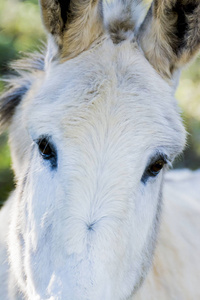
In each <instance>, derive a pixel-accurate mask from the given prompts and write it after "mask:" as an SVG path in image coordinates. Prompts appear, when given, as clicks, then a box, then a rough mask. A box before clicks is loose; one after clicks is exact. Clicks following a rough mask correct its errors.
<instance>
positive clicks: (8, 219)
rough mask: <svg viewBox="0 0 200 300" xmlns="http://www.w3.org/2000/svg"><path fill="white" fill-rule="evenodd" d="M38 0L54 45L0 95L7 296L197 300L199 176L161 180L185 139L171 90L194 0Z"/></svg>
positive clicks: (188, 48)
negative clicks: (6, 161) (5, 152)
mask: <svg viewBox="0 0 200 300" xmlns="http://www.w3.org/2000/svg"><path fill="white" fill-rule="evenodd" d="M40 6H41V14H42V18H43V22H44V25H45V28H46V31H47V34H48V46H47V50H45V51H44V54H43V55H39V54H38V55H36V56H32V57H29V58H27V59H23V60H21V61H19V62H17V63H15V64H14V65H13V68H15V70H16V72H17V74H16V76H12V77H11V78H10V80H9V86H8V90H7V91H6V92H5V93H4V94H3V95H2V96H1V101H0V102H1V107H0V114H1V128H2V130H3V129H7V128H8V130H9V139H10V146H11V155H12V161H13V169H14V173H15V178H16V188H15V191H14V192H13V193H12V194H11V196H10V198H9V200H8V201H7V203H6V204H5V206H4V207H3V209H2V210H1V215H0V220H1V221H0V234H1V236H0V282H1V286H0V299H1V300H7V299H9V300H13V299H18V300H19V299H29V300H47V299H48V300H53V299H54V300H122V299H123V300H127V299H136V300H137V299H138V300H140V299H142V300H158V299H159V300H160V299H161V300H165V299H167V300H169V299H170V300H173V299H174V300H175V299H176V300H180V299H181V300H186V299H187V300H188V299H190V300H192V299H193V300H197V299H200V288H199V280H200V278H199V277H200V260H199V253H200V252H199V251H200V240H199V238H198V236H199V230H200V217H199V216H200V215H199V213H200V204H199V202H198V198H199V195H200V190H197V189H200V188H199V180H200V173H199V172H195V173H190V171H185V172H178V171H176V172H175V173H173V172H172V173H170V172H169V173H166V171H167V169H168V168H169V167H170V166H171V164H172V162H173V160H174V158H175V157H176V156H177V155H178V154H180V153H181V152H182V150H183V148H184V145H185V138H186V134H185V130H184V127H183V125H182V121H181V118H180V115H179V110H178V108H177V105H176V101H175V99H174V92H175V89H176V86H177V83H178V78H179V74H180V71H181V69H182V67H183V66H184V65H186V64H187V63H188V62H189V61H190V60H191V59H192V58H193V57H194V56H195V54H197V53H198V50H199V48H200V2H199V1H198V0H165V1H162V0H154V2H153V3H152V5H151V7H150V9H149V10H148V12H147V14H146V13H145V8H144V6H143V3H142V2H141V1H139V0H135V1H134V0H132V1H131V0H130V1H129V0H126V1H124V0H116V1H108V2H105V1H100V0H85V1H82V0H71V1H67V0H66V1H64V0H40ZM165 173H166V176H165ZM167 174H168V175H167ZM164 176H165V178H164ZM163 202H164V205H163V204H162V203H163ZM161 211H163V213H162V216H163V218H162V221H161V222H160V219H161ZM160 224H161V226H160ZM159 227H160V230H159ZM157 240H158V242H156V241H157ZM156 244H157V247H155V246H156ZM155 248H156V250H155ZM154 250H155V251H154ZM154 252H155V254H154ZM153 257H154V260H153Z"/></svg>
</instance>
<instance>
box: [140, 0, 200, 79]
mask: <svg viewBox="0 0 200 300" xmlns="http://www.w3.org/2000/svg"><path fill="white" fill-rule="evenodd" d="M138 40H139V43H140V45H141V47H142V49H143V51H144V53H145V55H146V58H147V59H148V60H149V62H150V63H151V64H152V65H153V67H154V68H155V69H156V70H157V71H158V72H159V73H160V74H161V75H162V76H163V77H165V78H171V77H172V76H173V73H174V72H175V71H176V70H177V69H179V68H181V67H182V66H184V65H185V64H186V63H188V62H189V61H190V60H191V59H192V58H193V57H194V56H195V54H196V53H197V52H198V50H199V48H200V1H199V0H154V1H153V3H152V5H151V7H150V9H149V11H148V13H147V16H146V18H145V19H144V22H143V24H142V25H141V27H140V29H139V32H138Z"/></svg>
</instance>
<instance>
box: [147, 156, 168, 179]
mask: <svg viewBox="0 0 200 300" xmlns="http://www.w3.org/2000/svg"><path fill="white" fill-rule="evenodd" d="M165 163H166V162H165V161H164V160H163V159H160V160H157V161H156V162H155V163H154V164H152V165H151V166H150V167H149V169H148V172H149V175H150V176H152V177H155V176H156V175H158V173H159V172H160V171H161V170H162V168H163V167H164V165H165Z"/></svg>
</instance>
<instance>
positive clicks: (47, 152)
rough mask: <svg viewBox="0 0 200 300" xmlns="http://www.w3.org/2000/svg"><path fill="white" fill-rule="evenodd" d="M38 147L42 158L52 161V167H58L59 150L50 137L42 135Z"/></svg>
mask: <svg viewBox="0 0 200 300" xmlns="http://www.w3.org/2000/svg"><path fill="white" fill-rule="evenodd" d="M37 144H38V149H39V152H40V155H41V156H42V158H43V159H44V160H46V161H49V162H50V166H51V168H52V169H55V168H56V167H57V152H56V148H55V146H54V144H53V143H52V142H51V139H50V138H49V137H42V138H40V139H38V140H37Z"/></svg>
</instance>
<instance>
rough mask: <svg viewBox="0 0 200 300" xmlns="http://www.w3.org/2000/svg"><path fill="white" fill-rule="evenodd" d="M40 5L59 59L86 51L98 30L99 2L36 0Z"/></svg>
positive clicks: (85, 0) (99, 26)
mask: <svg viewBox="0 0 200 300" xmlns="http://www.w3.org/2000/svg"><path fill="white" fill-rule="evenodd" d="M40 5H41V12H42V17H43V21H44V25H45V27H46V29H47V31H48V32H49V33H50V35H51V36H52V37H53V39H54V42H55V43H56V45H57V46H58V50H59V55H60V57H61V58H63V57H74V56H76V55H77V54H79V53H80V52H82V51H83V50H85V49H87V48H88V47H89V46H90V44H91V43H92V42H93V41H94V40H95V39H96V38H97V37H98V36H99V35H100V33H101V31H102V17H101V11H102V9H101V5H102V3H101V1H100V0H84V1H83V0H40Z"/></svg>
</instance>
